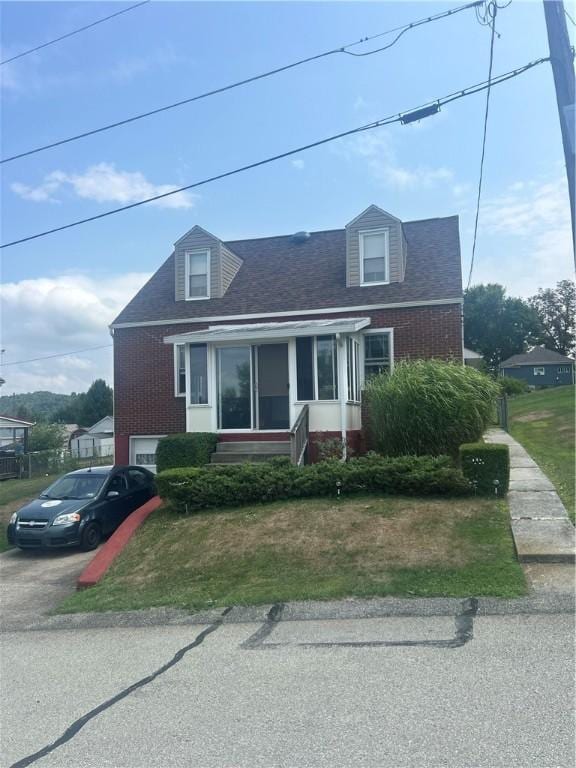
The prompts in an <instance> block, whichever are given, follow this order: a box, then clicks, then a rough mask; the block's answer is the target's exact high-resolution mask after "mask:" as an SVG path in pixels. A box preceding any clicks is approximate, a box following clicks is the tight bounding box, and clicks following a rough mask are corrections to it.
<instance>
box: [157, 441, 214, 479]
mask: <svg viewBox="0 0 576 768" xmlns="http://www.w3.org/2000/svg"><path fill="white" fill-rule="evenodd" d="M217 442H218V436H217V435H215V434H213V433H212V432H185V433H184V434H181V435H168V436H167V437H163V438H162V439H161V440H160V441H159V442H158V447H157V448H156V466H157V469H158V472H162V471H163V470H165V469H173V468H174V467H202V466H204V464H208V463H209V462H210V456H211V454H212V453H213V451H214V449H215V448H216V443H217Z"/></svg>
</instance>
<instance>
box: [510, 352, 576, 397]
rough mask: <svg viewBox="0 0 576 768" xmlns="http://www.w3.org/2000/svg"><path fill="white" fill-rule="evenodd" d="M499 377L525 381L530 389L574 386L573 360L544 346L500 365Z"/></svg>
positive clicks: (515, 356)
mask: <svg viewBox="0 0 576 768" xmlns="http://www.w3.org/2000/svg"><path fill="white" fill-rule="evenodd" d="M500 375H501V376H510V377H511V378H513V379H520V380H521V381H525V382H526V384H528V386H530V387H534V388H537V387H560V386H562V385H563V384H574V360H573V359H572V358H571V357H566V356H565V355H561V354H560V353H559V352H554V351H553V350H551V349H546V347H544V346H540V347H533V348H532V349H531V350H529V351H528V352H524V353H523V354H521V355H512V357H509V358H508V360H504V362H502V363H500Z"/></svg>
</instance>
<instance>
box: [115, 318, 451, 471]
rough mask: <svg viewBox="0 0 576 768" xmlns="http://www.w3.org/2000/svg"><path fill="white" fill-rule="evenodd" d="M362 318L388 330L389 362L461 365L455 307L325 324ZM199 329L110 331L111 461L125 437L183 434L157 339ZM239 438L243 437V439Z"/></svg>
mask: <svg viewBox="0 0 576 768" xmlns="http://www.w3.org/2000/svg"><path fill="white" fill-rule="evenodd" d="M368 316H370V317H371V319H372V325H371V327H372V328H394V359H395V360H402V359H410V358H422V357H424V358H426V357H437V358H441V359H446V360H448V359H453V360H458V361H461V360H462V330H461V306H460V305H459V304H450V305H445V306H431V307H417V308H414V307H411V308H403V309H380V310H374V311H372V312H367V311H363V312H342V313H340V314H328V315H326V317H327V318H331V319H335V318H337V317H368ZM306 319H311V320H318V319H320V316H319V315H312V316H309V317H306V316H305V315H296V316H294V317H292V318H284V317H283V318H278V320H282V321H289V320H306ZM227 322H228V324H229V321H227ZM238 322H242V323H247V322H258V320H257V319H255V320H253V321H245V320H242V321H238ZM217 324H218V323H210V325H217ZM223 324H226V323H223ZM205 328H207V324H206V323H190V324H187V323H181V324H175V325H160V326H146V327H143V328H116V329H115V331H114V416H115V430H116V452H117V455H116V461H117V462H120V461H128V437H129V436H130V435H164V434H172V433H176V432H185V431H186V413H185V403H184V398H183V397H175V396H174V353H173V347H172V345H170V344H164V342H163V340H164V338H165V337H166V336H170V335H173V334H177V333H186V332H188V331H198V330H203V329H205ZM242 439H247V438H246V436H245V435H243V436H242Z"/></svg>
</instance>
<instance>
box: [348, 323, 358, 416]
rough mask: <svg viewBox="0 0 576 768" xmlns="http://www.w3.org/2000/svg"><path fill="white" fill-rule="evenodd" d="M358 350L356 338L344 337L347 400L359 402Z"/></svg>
mask: <svg viewBox="0 0 576 768" xmlns="http://www.w3.org/2000/svg"><path fill="white" fill-rule="evenodd" d="M359 351H360V344H359V343H358V342H357V341H356V339H351V338H350V337H348V338H347V339H346V353H347V354H346V362H347V367H348V400H349V401H350V402H352V403H359V402H360V381H359V372H360V366H359V358H360V355H359Z"/></svg>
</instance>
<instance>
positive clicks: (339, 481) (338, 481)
mask: <svg viewBox="0 0 576 768" xmlns="http://www.w3.org/2000/svg"><path fill="white" fill-rule="evenodd" d="M341 488H342V481H341V480H336V493H337V495H338V496H340V490H341Z"/></svg>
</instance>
